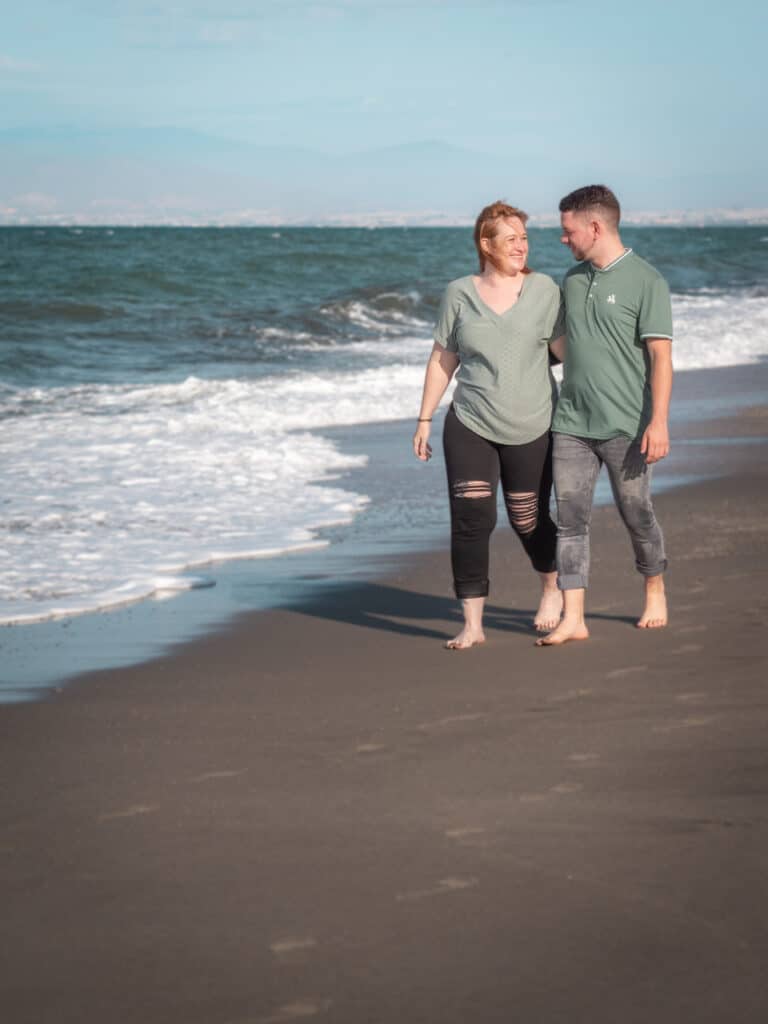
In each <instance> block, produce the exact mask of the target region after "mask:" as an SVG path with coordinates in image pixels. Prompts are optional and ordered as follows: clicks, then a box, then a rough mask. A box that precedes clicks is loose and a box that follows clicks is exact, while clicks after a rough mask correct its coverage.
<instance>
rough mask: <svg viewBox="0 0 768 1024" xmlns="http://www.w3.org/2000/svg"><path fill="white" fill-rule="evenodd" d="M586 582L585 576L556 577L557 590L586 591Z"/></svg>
mask: <svg viewBox="0 0 768 1024" xmlns="http://www.w3.org/2000/svg"><path fill="white" fill-rule="evenodd" d="M588 582H589V581H588V580H587V577H586V576H581V575H579V574H578V573H572V574H570V575H567V576H562V575H561V576H558V577H557V586H558V589H559V590H586V589H587V583H588Z"/></svg>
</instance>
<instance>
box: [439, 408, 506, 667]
mask: <svg viewBox="0 0 768 1024" xmlns="http://www.w3.org/2000/svg"><path fill="white" fill-rule="evenodd" d="M443 450H444V453H445V467H446V472H447V475H448V496H449V500H450V508H451V567H452V569H453V585H454V589H455V591H456V596H457V597H458V598H459V600H460V601H461V603H462V610H463V612H464V629H462V631H461V632H460V633H459V634H458V636H456V637H455V638H454V639H453V640H451V641H449V643H448V646H449V647H453V648H457V649H458V648H462V647H471V646H472V645H473V644H476V643H482V641H483V640H484V639H485V636H484V634H483V626H482V618H483V606H484V604H485V598H486V596H487V595H488V589H489V580H488V547H489V542H490V537H491V533H492V531H493V528H494V527H495V525H496V488H497V485H498V477H499V468H498V455H497V454H496V448H495V446H494V445H492V444H491V442H490V441H486V440H485V438H482V437H480V436H479V435H478V434H475V433H474V431H472V430H469V428H468V427H465V426H464V424H463V423H461V421H460V420H459V418H458V417H457V416H456V413H455V412H454V411H453V408H451V409H449V410H448V413H447V414H446V417H445V427H444V429H443Z"/></svg>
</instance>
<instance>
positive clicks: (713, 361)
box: [672, 290, 768, 370]
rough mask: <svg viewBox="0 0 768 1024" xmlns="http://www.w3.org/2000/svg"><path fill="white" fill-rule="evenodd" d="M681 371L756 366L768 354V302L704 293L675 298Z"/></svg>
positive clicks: (676, 345)
mask: <svg viewBox="0 0 768 1024" xmlns="http://www.w3.org/2000/svg"><path fill="white" fill-rule="evenodd" d="M672 315H673V321H674V332H675V343H674V359H675V367H676V369H678V370H693V369H698V368H704V367H714V366H738V365H741V364H743V363H754V362H757V361H759V360H760V359H761V358H765V356H766V354H768V298H766V297H764V296H756V295H733V294H725V295H724V294H716V293H714V294H713V293H712V292H710V291H705V290H702V291H701V292H698V293H696V294H693V295H673V296H672Z"/></svg>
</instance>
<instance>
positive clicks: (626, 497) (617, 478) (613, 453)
mask: <svg viewBox="0 0 768 1024" xmlns="http://www.w3.org/2000/svg"><path fill="white" fill-rule="evenodd" d="M553 437H554V447H553V453H552V468H553V472H554V477H555V495H556V498H557V585H558V587H560V589H561V590H576V589H580V588H582V587H586V586H587V584H588V581H589V524H590V520H591V517H592V499H593V496H594V493H595V484H596V483H597V476H598V473H599V472H600V469H601V467H602V465H603V463H605V465H606V467H607V469H608V477H609V479H610V482H611V490H612V491H613V497H614V499H615V501H616V506H617V508H618V510H619V514H620V515H621V518H622V519H623V521H624V525H625V526H626V527H627V529H628V530H629V535H630V537H631V539H632V547H633V549H634V552H635V567H636V569H637V571H638V572H639V573H641V574H642V575H643V576H658V575H659V574H660V573H662V572H664V570H665V569H666V567H667V559H666V556H665V554H664V537H663V536H662V533H661V528H660V526H659V524H658V523H657V522H656V517H655V515H654V514H653V505H652V504H651V467H650V466H649V465H648V464H647V463H646V461H645V456H644V455H643V454H642V453H641V451H640V442H639V441H637V440H634V441H630V439H629V438H628V437H612V438H610V440H608V441H598V440H595V439H593V438H589V437H573V436H572V435H571V434H554V435H553Z"/></svg>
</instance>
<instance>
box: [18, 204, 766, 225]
mask: <svg viewBox="0 0 768 1024" xmlns="http://www.w3.org/2000/svg"><path fill="white" fill-rule="evenodd" d="M473 222H474V220H473V217H471V216H466V215H461V214H453V213H443V212H440V211H431V210H430V211H422V212H416V213H412V212H410V211H399V210H376V211H371V212H369V213H349V214H335V215H330V216H327V217H314V218H311V217H301V218H295V219H292V218H290V217H286V216H285V215H284V214H283V213H281V212H279V211H275V212H274V213H266V212H264V211H256V212H255V211H250V210H246V211H243V212H242V213H218V214H217V213H211V214H209V215H205V214H200V213H195V214H179V213H174V214H168V215H158V214H157V213H154V214H152V215H149V214H141V213H137V212H134V213H130V214H129V213H125V212H123V213H104V214H103V215H99V216H96V217H94V215H93V213H87V214H79V213H61V214H50V213H48V214H20V213H17V212H16V211H15V210H13V209H12V208H11V209H8V208H6V209H2V208H0V228H19V227H33V228H119V227H125V228H152V227H163V228H274V229H280V228H325V227H328V228H396V227H403V228H442V227H444V228H460V227H471V225H472V224H473ZM529 223H530V225H531V227H536V228H551V227H557V226H558V223H559V222H558V219H557V216H556V215H555V214H552V213H532V214H531V216H530V221H529ZM622 223H623V224H624V225H626V226H627V227H657V228H658V227H681V228H708V227H762V226H766V227H768V207H766V208H749V209H714V210H668V211H658V210H656V211H654V210H650V211H632V210H630V211H628V212H626V213H625V214H624V216H623V217H622Z"/></svg>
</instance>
